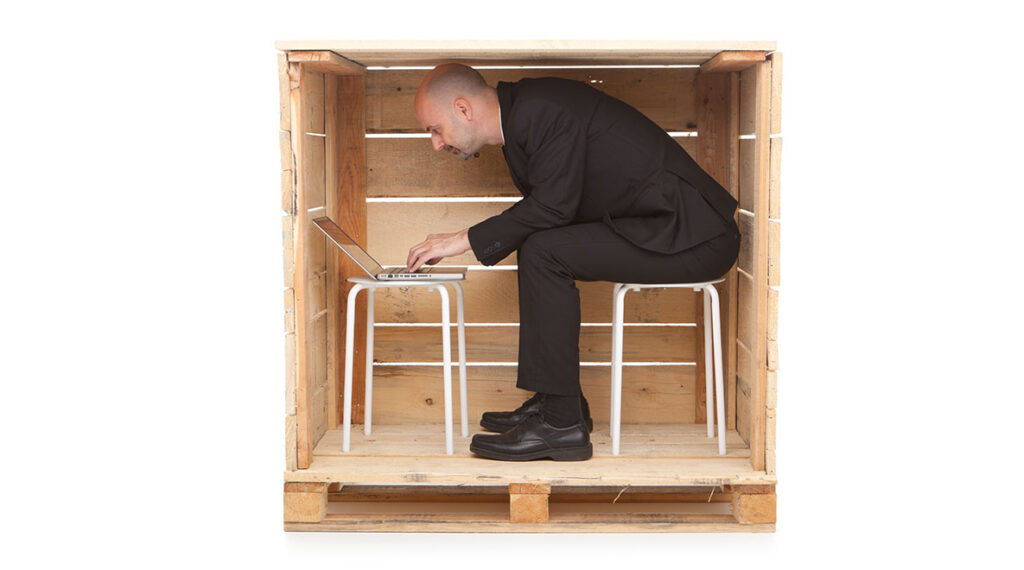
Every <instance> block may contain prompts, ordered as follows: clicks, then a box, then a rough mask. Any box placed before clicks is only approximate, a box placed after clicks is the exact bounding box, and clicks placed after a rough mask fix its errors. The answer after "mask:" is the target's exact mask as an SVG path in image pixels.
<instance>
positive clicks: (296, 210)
mask: <svg viewBox="0 0 1024 570" xmlns="http://www.w3.org/2000/svg"><path fill="white" fill-rule="evenodd" d="M275 46H276V48H277V49H278V50H279V52H280V53H279V54H278V71H279V77H280V117H281V122H280V131H281V136H280V143H281V157H282V164H281V168H282V177H281V185H282V196H281V208H282V210H283V211H284V212H285V215H284V216H283V220H282V229H283V236H282V237H283V254H284V255H283V257H284V277H285V279H284V285H285V291H284V306H285V356H286V375H285V378H286V417H285V435H286V437H285V442H286V456H285V459H286V471H285V473H284V479H285V488H284V498H285V528H286V529H287V530H353V531H355V530H403V531H404V530H441V531H456V532H458V531H463V530H475V531H480V530H490V531H496V532H508V531H512V530H518V531H543V530H554V531H566V532H582V531H614V532H621V531H623V530H624V529H627V528H628V529H631V530H638V531H659V530H668V531H693V530H701V531H728V530H735V529H740V530H747V531H774V522H775V485H776V483H777V478H776V475H775V421H776V413H775V410H776V402H777V397H776V390H777V370H778V346H777V330H778V329H777V323H778V292H779V237H780V213H779V197H780V187H779V171H780V167H781V143H782V139H781V66H782V57H781V53H779V52H776V51H775V44H774V42H687V41H528V40H527V41H458V42H455V41H279V42H277V43H276V44H275ZM449 61H458V62H461V63H465V64H467V65H474V66H478V65H583V64H590V65H605V66H617V65H674V64H684V65H699V66H700V67H699V72H698V73H697V75H696V84H695V93H696V96H697V130H698V131H699V132H700V136H699V137H698V139H697V146H696V149H694V150H695V158H696V159H697V161H698V163H699V164H700V165H701V166H702V167H703V168H704V169H705V170H707V171H708V172H709V173H711V174H712V176H714V177H715V178H716V179H717V180H718V181H719V182H720V183H722V184H723V186H725V187H726V188H727V189H729V190H730V192H732V193H733V194H734V195H738V196H737V197H738V198H739V199H740V211H739V212H738V213H737V221H738V223H739V225H740V228H741V232H742V233H743V235H744V240H743V243H744V246H743V250H742V251H741V254H740V260H739V261H738V263H737V265H736V266H734V267H733V268H732V269H731V270H730V272H729V273H728V274H727V281H726V283H725V284H724V285H725V291H724V293H723V297H724V298H725V299H728V300H730V301H729V302H728V303H727V306H725V307H724V310H723V320H724V325H725V327H724V331H725V332H724V334H726V335H727V343H733V345H732V347H731V349H730V350H728V351H727V352H726V371H727V379H728V381H729V387H727V402H728V410H727V414H726V416H727V422H728V427H729V428H734V427H736V426H735V422H736V421H739V416H738V413H739V411H740V410H743V409H747V410H748V413H749V417H747V419H746V422H748V423H747V426H746V428H747V433H748V434H749V454H750V455H749V469H743V470H738V469H736V468H734V466H731V465H729V466H722V467H721V468H720V469H718V470H717V471H716V470H715V469H710V470H708V469H705V470H700V469H697V470H695V471H694V472H687V471H686V470H680V472H679V473H677V474H663V475H662V476H660V477H655V478H654V479H651V480H646V481H645V480H641V479H639V478H637V474H636V473H633V474H632V475H629V474H627V475H625V476H624V477H625V478H624V479H622V478H620V479H618V480H617V479H616V478H615V476H614V471H610V472H609V473H612V474H613V475H612V476H603V475H602V474H600V473H597V474H595V473H589V474H586V475H582V476H576V477H573V476H565V474H564V473H562V472H561V471H558V470H552V469H547V470H545V469H543V468H541V469H526V470H523V469H511V468H510V469H508V470H507V471H503V470H501V469H494V468H491V467H488V468H487V469H476V470H474V469H473V467H472V465H471V464H466V466H461V465H462V464H458V465H460V467H459V469H462V470H461V471H459V472H458V476H454V477H444V476H439V475H437V473H444V472H446V471H449V470H450V469H448V468H446V467H442V465H455V464H451V463H449V464H439V463H436V462H437V461H444V459H440V458H426V459H423V460H422V461H419V460H420V459H421V458H417V461H413V460H411V459H410V460H409V461H408V462H407V463H408V464H407V465H406V467H405V468H403V467H402V465H401V462H400V461H399V462H397V463H396V462H392V463H391V464H390V467H389V468H388V469H368V470H366V469H363V467H365V466H360V465H361V464H359V462H358V461H355V460H356V459H357V458H351V459H352V461H350V462H348V463H345V461H344V458H341V464H340V466H338V465H333V466H330V467H326V468H325V467H323V465H319V466H318V465H316V464H315V461H314V449H315V448H316V447H317V444H318V442H319V441H321V439H322V438H323V436H324V434H325V433H326V431H328V430H330V429H332V428H333V427H335V426H337V425H338V423H339V422H338V419H339V410H340V409H341V408H340V401H339V398H340V394H339V390H338V382H337V380H336V379H337V378H338V376H339V374H338V373H339V371H340V370H342V367H341V363H342V358H343V354H342V351H341V350H340V349H341V347H342V343H341V342H339V338H340V339H343V338H344V337H343V336H342V335H343V334H344V331H343V330H342V328H343V323H344V318H343V316H344V315H343V311H344V310H345V304H344V303H343V302H342V301H343V299H344V298H345V295H346V293H347V287H346V285H345V284H346V279H347V278H348V277H350V276H356V275H361V271H360V270H359V268H358V267H356V266H355V265H354V264H352V263H350V262H349V261H348V259H347V258H345V257H344V256H342V255H340V254H339V253H338V252H336V251H331V250H330V249H322V248H323V244H322V243H320V244H317V243H316V241H317V240H316V239H310V236H315V234H314V233H311V228H310V224H311V218H312V215H310V212H311V211H313V212H320V211H323V212H325V213H327V215H330V216H331V217H333V218H334V219H337V220H339V221H341V222H342V223H343V224H344V225H346V227H351V228H355V232H356V233H357V236H359V237H362V236H366V235H367V205H366V196H367V172H366V170H367V160H366V152H367V149H366V142H365V138H366V137H365V134H366V132H365V124H366V118H367V109H366V102H367V100H366V73H367V69H366V68H367V67H370V66H410V65H412V66H427V67H432V66H434V65H437V64H439V63H443V62H449ZM321 74H322V78H323V79H322V81H320V82H318V80H317V77H319V76H320V75H321ZM318 98H319V100H320V101H323V104H322V106H321V107H319V108H318V105H317V104H314V103H313V101H314V100H317V99H318ZM340 101H344V104H341V103H339V102H340ZM311 137H314V138H311ZM320 138H322V139H323V142H322V150H321V149H320V141H319V140H318V139H320ZM321 173H322V174H321ZM740 188H743V189H745V190H744V191H743V192H740ZM751 190H752V191H751ZM363 239H365V238H363ZM321 241H322V240H321ZM317 248H321V249H317ZM365 311H366V302H365V300H362V301H361V302H360V303H358V304H357V310H356V315H355V317H356V319H357V322H361V319H364V318H365V315H366V313H365ZM700 311H701V307H700V305H699V304H697V306H696V308H695V312H696V315H697V318H698V322H699V319H700V318H701V315H700ZM364 329H365V328H364V327H357V329H356V331H355V344H356V346H357V347H360V346H362V345H363V344H365V340H366V333H365V330H364ZM744 341H746V342H744ZM696 342H697V346H696V349H697V350H698V351H700V350H702V347H701V346H700V343H701V342H702V339H701V336H700V335H697V339H696ZM748 345H750V346H748ZM732 348H734V349H732ZM361 356H362V350H361V349H358V348H357V351H356V356H355V358H356V359H357V361H358V360H359V359H360V358H361ZM702 367H703V366H702V362H701V359H697V372H696V374H697V377H700V374H701V373H702ZM354 371H355V372H356V374H355V378H354V380H355V382H354V387H355V390H354V392H353V400H354V403H355V405H354V406H353V422H355V423H358V422H361V421H362V406H361V400H362V397H363V394H362V391H361V390H362V386H363V374H362V367H361V366H356V367H354ZM316 378H321V379H326V380H325V381H321V382H319V384H318V383H317V382H316V380H315V379H316ZM695 390H697V391H698V394H697V397H696V402H697V408H696V411H695V414H696V421H697V422H698V423H699V422H702V421H704V416H703V415H702V414H706V413H707V410H704V409H703V406H702V405H701V403H702V402H703V400H704V398H703V395H702V391H703V382H697V383H696V385H695ZM737 398H745V399H744V400H743V402H742V405H740V404H738V403H737ZM741 433H742V432H741ZM363 459H366V458H365V457H364V458H363ZM379 459H380V458H377V460H378V461H379ZM456 461H463V462H464V461H466V460H465V458H461V459H456ZM517 467H521V466H517ZM361 469H362V470H361ZM524 472H525V474H523V473H524ZM631 476H632V477H633V479H630V477H631ZM609 482H611V483H614V484H616V485H620V486H621V485H624V487H622V488H629V486H630V485H644V484H646V485H648V486H650V487H651V489H650V491H649V492H648V493H646V495H645V497H647V498H648V499H649V500H648V501H647V502H648V503H650V504H659V503H665V502H670V501H672V500H673V498H680V497H682V498H683V499H684V500H682V501H681V502H683V503H686V502H694V497H695V496H696V494H699V493H702V492H703V487H702V486H704V487H706V486H708V485H711V486H717V489H718V490H719V497H728V498H729V502H730V504H731V505H732V509H733V512H732V514H731V515H730V516H731V518H729V517H725V518H721V519H713V518H712V519H708V518H702V517H700V516H693V517H689V516H676V517H672V516H665V517H656V516H642V515H623V516H596V517H595V516H580V517H575V518H574V517H568V518H564V517H563V518H558V517H553V518H552V517H548V516H547V514H546V513H547V512H548V505H549V501H551V500H553V501H555V502H559V501H561V500H562V498H561V497H562V496H563V493H564V491H566V490H572V491H573V492H579V491H580V490H583V489H590V490H593V491H594V492H593V493H591V494H592V495H593V496H595V497H600V496H604V495H607V493H608V492H610V491H609V487H607V485H606V483H609ZM495 483H496V484H497V486H495ZM380 485H392V486H393V487H392V488H391V490H390V492H389V493H385V495H388V496H390V497H395V496H401V497H404V498H412V499H416V500H413V501H412V502H413V503H415V502H423V501H421V499H424V498H425V497H429V499H428V500H427V501H426V502H440V503H444V502H459V501H465V500H466V497H475V498H474V499H472V500H477V501H480V500H486V501H491V502H493V499H494V496H495V489H499V494H500V492H504V493H506V494H507V495H508V504H509V511H508V513H509V514H508V518H507V519H502V518H501V517H498V519H495V518H493V517H488V516H480V517H477V518H475V519H474V518H472V517H471V518H469V519H466V518H465V517H461V518H460V517H458V516H455V515H445V514H435V515H432V516H424V517H417V516H411V515H409V514H404V515H394V516H392V515H390V514H379V513H378V514H369V515H365V516H351V517H347V518H346V517H345V516H338V515H328V513H327V510H326V506H327V504H328V502H329V501H328V498H329V497H330V496H333V495H332V494H334V495H337V494H338V493H340V492H342V490H344V491H345V492H346V493H348V495H346V496H355V495H360V496H363V495H366V494H367V493H369V494H373V493H374V489H376V488H378V487H379V486H380ZM422 485H435V486H439V487H437V488H433V490H432V491H431V492H429V493H425V492H424V491H423V490H422V488H421V487H422ZM467 489H469V491H467ZM501 489H504V491H500V490H501ZM552 489H554V491H553V490H552ZM688 490H689V491H688ZM690 491H692V492H690ZM602 493H603V494H602ZM620 493H621V491H620ZM378 495H379V493H378ZM690 495H693V496H690ZM339 496H340V495H339ZM481 497H483V499H481ZM387 501H388V499H384V500H382V502H387ZM364 502H366V503H367V504H369V502H370V501H364ZM638 502H644V501H638ZM387 512H390V511H387ZM541 512H543V513H544V516H540V515H539V514H538V513H541Z"/></svg>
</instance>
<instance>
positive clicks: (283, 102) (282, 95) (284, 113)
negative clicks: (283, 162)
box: [277, 53, 292, 158]
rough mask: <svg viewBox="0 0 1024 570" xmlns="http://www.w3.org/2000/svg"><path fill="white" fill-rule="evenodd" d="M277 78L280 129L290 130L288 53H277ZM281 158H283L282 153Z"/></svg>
mask: <svg viewBox="0 0 1024 570" xmlns="http://www.w3.org/2000/svg"><path fill="white" fill-rule="evenodd" d="M277 80H278V85H279V91H278V95H279V104H280V115H281V130H282V131H290V130H291V129H292V111H291V94H290V93H291V89H290V88H289V83H290V82H291V79H290V78H289V77H288V54H285V53H279V54H277ZM282 158H284V155H283V153H282Z"/></svg>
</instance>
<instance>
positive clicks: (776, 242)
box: [767, 221, 782, 287]
mask: <svg viewBox="0 0 1024 570" xmlns="http://www.w3.org/2000/svg"><path fill="white" fill-rule="evenodd" d="M767 226H768V240H767V241H768V245H767V248H768V285H770V286H772V287H778V286H779V285H780V281H781V279H780V277H779V262H780V248H781V244H780V240H781V231H782V225H781V224H779V222H776V221H769V222H768V224H767Z"/></svg>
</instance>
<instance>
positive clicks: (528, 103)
mask: <svg viewBox="0 0 1024 570" xmlns="http://www.w3.org/2000/svg"><path fill="white" fill-rule="evenodd" d="M497 91H498V105H499V106H500V108H501V128H502V131H503V134H504V136H505V144H504V145H503V146H502V152H503V153H504V155H505V161H506V162H507V163H508V168H509V172H510V173H511V175H512V181H513V182H514V183H515V185H516V188H518V189H519V191H520V192H521V193H522V194H523V196H524V198H523V199H522V200H520V201H519V202H517V203H515V204H514V205H512V207H510V208H508V209H507V210H505V211H504V212H502V213H500V214H498V215H495V216H491V217H490V218H488V219H486V220H483V221H482V222H480V223H478V224H476V225H473V226H471V227H470V228H469V232H468V234H469V243H470V246H471V247H472V249H473V254H474V255H475V256H476V258H477V259H478V260H479V261H480V263H482V264H483V265H494V264H496V263H498V262H499V261H501V260H502V259H504V258H505V257H506V256H508V254H510V253H512V251H514V250H516V249H518V248H519V246H520V245H521V244H522V243H523V241H524V240H525V239H526V238H527V236H529V235H530V234H531V233H533V232H536V231H539V230H544V229H548V228H554V227H558V226H565V225H568V224H574V223H584V222H594V221H603V222H604V223H606V224H608V225H609V226H610V227H611V228H612V229H613V230H614V231H615V232H616V233H617V234H619V235H620V236H622V237H623V238H625V239H627V240H629V241H630V242H632V243H633V244H635V245H637V246H638V247H641V248H643V249H647V250H650V251H655V252H661V253H676V252H679V251H682V250H684V249H687V248H690V247H692V246H694V245H697V244H699V243H701V242H704V241H707V240H709V239H711V238H714V237H716V236H718V235H720V234H722V233H724V232H726V231H729V230H730V229H733V228H735V222H734V221H733V214H734V213H735V211H736V206H737V202H736V200H735V199H734V198H733V197H732V196H731V195H730V194H729V192H728V191H726V190H725V188H723V187H722V186H721V185H719V184H718V182H716V181H715V180H714V179H713V178H712V177H711V176H710V175H708V174H707V173H706V172H704V170H703V169H701V168H700V167H699V166H698V165H697V163H696V162H694V160H693V159H692V158H691V157H690V155H689V154H688V153H687V152H686V151H685V150H683V148H682V147H681V146H679V143H677V142H676V141H675V140H673V139H672V137H671V136H669V135H668V133H666V132H665V131H664V130H663V129H662V128H661V127H659V126H658V125H657V124H655V123H654V122H653V121H651V120H650V119H648V118H647V117H646V116H645V115H644V114H643V113H641V112H640V111H637V110H636V109H634V108H633V107H631V106H630V105H627V104H626V103H624V102H622V101H620V100H619V99H616V98H614V97H612V96H610V95H606V94H604V93H602V92H601V91H598V90H597V89H595V88H593V87H591V86H590V85H588V84H586V83H582V82H579V81H573V80H570V79H561V78H557V77H540V78H526V79H521V80H519V81H516V82H514V83H509V82H505V81H499V82H498V84H497ZM733 231H734V230H733Z"/></svg>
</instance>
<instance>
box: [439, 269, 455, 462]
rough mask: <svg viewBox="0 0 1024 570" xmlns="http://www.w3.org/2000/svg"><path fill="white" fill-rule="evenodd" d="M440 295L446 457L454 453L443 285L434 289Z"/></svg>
mask: <svg viewBox="0 0 1024 570" xmlns="http://www.w3.org/2000/svg"><path fill="white" fill-rule="evenodd" d="M435 289H437V292H438V293H440V294H441V349H442V350H443V351H444V363H443V364H442V365H441V366H442V367H444V373H443V374H444V447H445V452H446V453H447V454H448V455H452V454H453V453H455V445H454V443H453V442H452V338H451V334H452V331H451V330H450V327H451V322H450V321H451V317H450V313H449V311H450V310H451V308H450V306H449V304H448V288H447V287H445V286H444V285H438V286H437V287H435Z"/></svg>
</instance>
